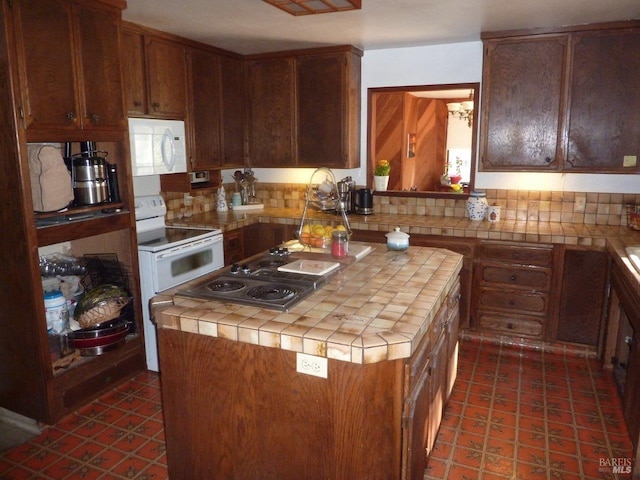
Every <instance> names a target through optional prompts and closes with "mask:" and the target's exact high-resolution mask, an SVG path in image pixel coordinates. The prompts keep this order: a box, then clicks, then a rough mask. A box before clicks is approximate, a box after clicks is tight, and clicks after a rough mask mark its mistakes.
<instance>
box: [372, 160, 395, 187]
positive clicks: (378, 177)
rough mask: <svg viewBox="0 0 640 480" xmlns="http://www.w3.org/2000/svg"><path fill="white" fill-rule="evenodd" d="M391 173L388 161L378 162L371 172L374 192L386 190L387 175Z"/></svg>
mask: <svg viewBox="0 0 640 480" xmlns="http://www.w3.org/2000/svg"><path fill="white" fill-rule="evenodd" d="M390 172H391V165H390V164H389V160H378V163H376V168H375V170H374V171H373V184H374V186H375V190H377V191H382V190H386V189H387V186H388V185H389V173H390Z"/></svg>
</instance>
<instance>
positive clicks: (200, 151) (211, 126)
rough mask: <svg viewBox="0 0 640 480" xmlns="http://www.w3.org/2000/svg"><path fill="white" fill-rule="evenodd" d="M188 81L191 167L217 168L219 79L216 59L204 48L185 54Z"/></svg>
mask: <svg viewBox="0 0 640 480" xmlns="http://www.w3.org/2000/svg"><path fill="white" fill-rule="evenodd" d="M189 64H190V84H191V115H190V117H189V119H190V124H191V126H190V134H191V137H190V139H191V142H190V143H191V147H192V148H191V149H190V150H191V151H190V157H191V169H192V170H200V169H205V168H215V167H219V166H220V164H221V162H220V78H219V58H218V55H216V54H214V53H210V52H207V51H205V50H198V49H192V50H191V51H190V54H189Z"/></svg>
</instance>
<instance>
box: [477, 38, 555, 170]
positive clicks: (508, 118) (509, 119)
mask: <svg viewBox="0 0 640 480" xmlns="http://www.w3.org/2000/svg"><path fill="white" fill-rule="evenodd" d="M566 45H567V40H566V37H563V36H552V37H544V38H535V39H526V38H525V39H522V38H519V39H508V40H490V41H487V42H486V44H485V53H484V72H483V81H482V86H483V89H482V90H483V91H482V120H481V122H480V126H481V129H482V135H481V139H482V157H481V160H482V163H481V165H480V169H481V170H483V171H489V170H557V169H558V168H559V166H560V165H561V163H562V162H561V161H560V159H561V158H562V151H561V143H560V140H561V138H562V135H561V132H562V114H561V112H562V111H563V108H564V103H565V102H564V93H563V87H564V68H565V67H564V66H565V57H566V51H567V46H566Z"/></svg>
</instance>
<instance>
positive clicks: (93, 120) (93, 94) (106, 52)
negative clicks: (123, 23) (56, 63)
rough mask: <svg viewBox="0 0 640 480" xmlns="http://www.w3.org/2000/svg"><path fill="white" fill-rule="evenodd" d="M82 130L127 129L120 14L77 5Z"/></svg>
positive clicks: (76, 19) (76, 26)
mask: <svg viewBox="0 0 640 480" xmlns="http://www.w3.org/2000/svg"><path fill="white" fill-rule="evenodd" d="M74 8H75V9H76V10H75V21H76V25H75V28H76V32H78V38H79V43H80V60H81V62H82V70H81V73H82V81H81V82H80V84H81V85H82V87H81V89H80V93H81V94H82V95H83V97H82V98H83V101H84V102H83V105H84V108H83V109H82V110H83V115H84V118H83V120H82V125H83V128H84V129H93V130H100V129H113V128H116V129H126V128H127V125H126V119H125V115H124V105H123V99H122V90H123V88H122V68H121V65H120V41H119V39H120V12H119V11H118V13H117V14H115V13H108V12H106V11H100V10H94V9H92V8H89V7H85V6H82V7H80V6H76V7H74Z"/></svg>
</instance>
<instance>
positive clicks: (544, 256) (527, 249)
mask: <svg viewBox="0 0 640 480" xmlns="http://www.w3.org/2000/svg"><path fill="white" fill-rule="evenodd" d="M480 258H483V259H487V260H495V261H499V262H508V263H513V264H519V265H540V266H544V267H550V266H551V265H553V246H551V245H547V246H539V245H526V244H522V245H515V244H513V245H511V244H507V245H501V244H496V243H483V244H481V246H480Z"/></svg>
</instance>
